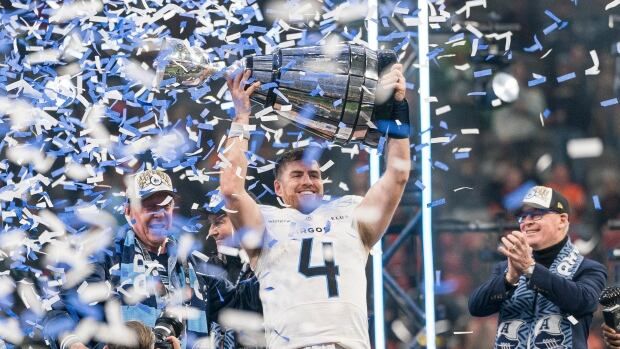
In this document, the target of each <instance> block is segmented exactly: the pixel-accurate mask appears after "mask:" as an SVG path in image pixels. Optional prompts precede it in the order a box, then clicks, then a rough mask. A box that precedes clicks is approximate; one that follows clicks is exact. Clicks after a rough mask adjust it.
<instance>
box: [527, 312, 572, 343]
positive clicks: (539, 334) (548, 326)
mask: <svg viewBox="0 0 620 349" xmlns="http://www.w3.org/2000/svg"><path fill="white" fill-rule="evenodd" d="M561 323H562V316H560V315H548V316H545V317H544V318H542V319H540V320H538V321H537V322H536V326H535V327H534V348H540V349H565V348H566V347H565V346H564V345H563V344H562V343H564V333H562V328H561V326H560V325H561Z"/></svg>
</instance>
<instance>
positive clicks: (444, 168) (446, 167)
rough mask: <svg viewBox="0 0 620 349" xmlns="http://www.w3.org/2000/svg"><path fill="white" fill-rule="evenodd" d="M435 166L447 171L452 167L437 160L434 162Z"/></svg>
mask: <svg viewBox="0 0 620 349" xmlns="http://www.w3.org/2000/svg"><path fill="white" fill-rule="evenodd" d="M433 166H434V167H437V168H438V169H440V170H443V171H446V172H447V171H448V170H450V168H449V167H448V165H446V164H444V163H443V162H441V161H435V162H434V163H433Z"/></svg>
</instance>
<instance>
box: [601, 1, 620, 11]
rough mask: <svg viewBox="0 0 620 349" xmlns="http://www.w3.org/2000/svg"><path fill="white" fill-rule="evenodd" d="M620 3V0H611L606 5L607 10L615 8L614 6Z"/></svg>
mask: <svg viewBox="0 0 620 349" xmlns="http://www.w3.org/2000/svg"><path fill="white" fill-rule="evenodd" d="M618 5H620V0H614V1H612V2H610V3H608V4H607V5H605V11H609V10H611V9H612V8H614V7H616V6H618Z"/></svg>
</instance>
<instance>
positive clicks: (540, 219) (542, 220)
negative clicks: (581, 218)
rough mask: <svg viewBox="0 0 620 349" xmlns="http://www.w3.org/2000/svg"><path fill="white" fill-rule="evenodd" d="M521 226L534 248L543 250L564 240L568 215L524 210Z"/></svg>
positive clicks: (528, 241)
mask: <svg viewBox="0 0 620 349" xmlns="http://www.w3.org/2000/svg"><path fill="white" fill-rule="evenodd" d="M522 217H523V218H522V221H521V223H520V224H519V227H520V229H521V231H522V232H524V233H525V238H526V239H527V243H528V244H529V245H530V246H531V247H532V249H533V250H535V251H536V250H542V249H545V248H547V247H550V246H553V245H555V244H557V243H558V242H560V241H562V239H563V238H564V235H565V234H566V225H567V224H568V215H567V214H565V213H563V214H559V213H555V212H551V211H539V210H531V211H527V210H526V211H524V214H522Z"/></svg>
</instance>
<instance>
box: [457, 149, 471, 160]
mask: <svg viewBox="0 0 620 349" xmlns="http://www.w3.org/2000/svg"><path fill="white" fill-rule="evenodd" d="M468 158H469V152H468V151H458V152H456V153H454V159H456V160H461V159H468Z"/></svg>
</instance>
